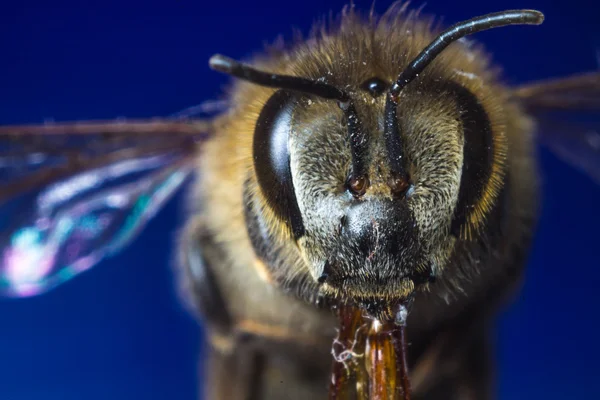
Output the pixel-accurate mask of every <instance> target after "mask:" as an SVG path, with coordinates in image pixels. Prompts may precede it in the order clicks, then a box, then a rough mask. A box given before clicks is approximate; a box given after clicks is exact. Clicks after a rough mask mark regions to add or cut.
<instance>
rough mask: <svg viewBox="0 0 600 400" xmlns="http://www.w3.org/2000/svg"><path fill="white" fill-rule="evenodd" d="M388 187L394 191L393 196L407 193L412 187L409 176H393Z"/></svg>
mask: <svg viewBox="0 0 600 400" xmlns="http://www.w3.org/2000/svg"><path fill="white" fill-rule="evenodd" d="M388 185H389V187H390V189H391V191H392V194H395V195H398V194H402V193H404V192H406V190H407V189H408V187H409V186H410V182H409V178H408V176H400V175H398V174H395V173H394V174H392V176H390V179H389V180H388Z"/></svg>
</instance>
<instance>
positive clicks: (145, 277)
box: [0, 0, 600, 400]
mask: <svg viewBox="0 0 600 400" xmlns="http://www.w3.org/2000/svg"><path fill="white" fill-rule="evenodd" d="M84 3H85V4H84ZM287 3H288V2H284V1H268V0H257V1H254V2H249V1H231V0H230V1H222V2H202V1H179V2H176V3H175V2H166V1H165V2H156V1H155V2H151V1H124V2H114V1H109V0H107V1H101V2H90V1H88V2H75V1H62V0H55V1H51V2H42V1H29V2H25V1H23V2H10V3H8V2H2V5H0V124H8V123H32V122H42V121H43V120H44V119H47V118H52V119H55V120H57V121H60V120H73V119H77V120H84V119H101V118H114V117H119V116H126V117H130V118H143V117H154V116H164V115H169V114H171V113H174V112H177V111H179V110H181V109H184V108H186V107H188V106H191V105H195V104H198V103H201V102H202V101H204V100H207V99H213V98H216V97H217V96H218V95H219V93H220V89H221V88H222V86H223V84H224V83H225V82H226V78H225V77H223V76H221V75H219V74H217V73H214V72H211V71H210V70H209V69H208V67H207V60H208V58H209V56H210V55H212V54H213V53H216V52H220V53H223V54H227V55H229V56H233V57H238V58H239V57H245V56H248V55H250V54H251V53H252V52H255V51H259V50H260V49H261V48H262V45H263V43H265V42H266V41H271V40H272V39H274V38H275V37H276V36H277V35H278V34H280V33H283V34H285V35H286V36H287V37H288V38H289V37H290V36H291V35H290V33H291V27H298V28H301V29H303V30H304V31H306V30H307V29H308V27H309V26H310V24H311V22H312V21H313V20H315V18H317V17H320V16H322V15H325V14H326V13H328V12H329V10H334V11H336V12H337V11H339V10H340V9H341V7H342V5H343V4H344V2H343V1H333V0H332V1H320V0H305V1H302V2H294V3H292V4H287ZM356 3H357V4H358V6H359V7H361V8H363V9H365V10H368V8H369V7H370V5H371V2H370V0H369V1H361V0H357V1H356ZM415 4H416V5H417V6H418V5H420V4H419V3H415ZM388 5H389V2H387V1H381V0H380V1H378V2H377V7H376V8H377V9H378V10H379V11H383V10H384V9H385V8H386V7H387V6H388ZM523 7H528V8H537V9H540V10H541V11H543V12H544V13H545V14H546V22H545V23H544V25H542V27H537V28H532V27H521V28H506V29H504V30H496V31H493V32H486V33H483V34H480V35H478V36H477V39H479V40H480V41H482V42H484V43H485V44H486V45H487V46H488V49H490V50H492V51H493V52H494V54H495V60H496V61H497V62H498V63H500V64H501V65H503V66H504V69H505V72H506V76H507V77H508V79H509V81H510V82H513V83H519V82H525V81H527V80H531V79H539V78H547V77H553V76H562V75H565V74H571V73H576V72H580V71H584V70H591V69H594V68H597V67H598V62H599V61H598V57H599V56H598V49H600V24H598V23H597V18H598V16H599V15H600V12H599V6H598V5H592V2H591V1H589V0H571V1H569V2H568V3H567V4H566V3H564V2H560V3H559V2H551V1H547V0H546V1H543V0H527V1H525V0H520V1H515V0H505V1H499V0H495V1H487V2H482V1H479V0H477V1H467V0H461V1H452V2H448V1H441V0H431V1H429V2H428V5H427V7H426V8H425V12H426V13H432V14H438V15H441V16H444V17H445V18H444V20H445V21H447V22H448V23H452V22H455V21H458V20H461V19H466V18H470V17H472V16H475V15H479V14H483V13H487V12H491V11H497V10H500V9H508V8H523ZM592 7H593V8H592ZM541 162H542V166H543V171H544V182H545V184H544V204H543V216H542V220H541V224H540V229H539V234H538V236H537V239H536V242H535V247H534V250H533V253H532V257H531V262H530V268H529V270H528V274H527V275H528V276H527V278H528V279H527V281H526V284H525V288H524V291H523V292H522V293H521V295H520V297H519V300H518V301H517V302H516V303H515V304H514V305H513V306H512V307H511V308H510V309H509V310H508V311H507V312H506V313H505V314H504V315H503V316H502V318H501V323H500V326H499V329H498V343H499V346H498V355H497V357H498V360H499V363H500V367H501V369H500V375H499V389H498V390H499V393H500V398H501V399H540V398H544V399H546V400H550V399H564V398H600V385H598V383H597V379H598V377H600V366H599V365H598V362H599V359H600V341H598V340H597V337H598V333H597V332H598V326H599V324H598V320H597V317H598V316H599V312H598V309H599V307H600V296H599V295H598V290H599V287H600V285H599V284H600V268H599V267H600V262H599V261H598V256H597V254H598V253H597V250H598V248H597V247H598V238H599V236H600V235H599V234H598V227H599V226H600V212H599V211H598V204H600V187H598V186H596V185H595V184H594V183H593V182H592V181H591V180H590V179H589V178H587V177H585V176H583V175H581V174H579V173H578V172H577V171H575V170H573V169H571V168H570V167H568V166H566V165H564V164H563V163H561V162H560V161H558V160H557V159H556V158H555V157H554V156H553V155H551V154H550V153H548V152H546V151H542V153H541ZM182 199H183V197H182V196H179V197H177V198H176V199H174V200H173V201H171V202H170V203H169V205H168V207H167V208H166V209H165V210H164V211H163V212H161V213H160V214H159V215H158V216H157V218H156V219H155V220H153V221H152V222H151V223H150V225H149V226H148V228H147V230H146V231H145V232H144V233H143V234H142V235H141V237H140V238H139V240H137V241H136V242H135V243H134V244H133V245H132V246H131V247H129V248H128V249H126V250H125V251H124V252H122V253H121V254H120V255H118V256H116V257H114V258H112V259H110V260H107V261H105V262H103V263H101V264H100V265H99V266H97V267H96V268H95V269H94V270H93V271H91V272H88V273H85V274H83V275H82V276H80V277H79V278H77V279H75V280H74V281H72V282H69V283H67V284H66V285H64V286H62V287H60V288H59V289H57V290H55V291H52V292H50V293H48V294H47V295H44V296H40V297H35V298H30V299H24V300H0V399H2V400H4V399H7V400H30V399H32V400H49V399H60V400H71V399H86V400H95V399H131V398H135V399H171V398H177V399H193V398H195V393H196V391H197V389H196V384H197V377H196V369H197V360H198V357H197V354H198V351H199V348H200V335H201V332H200V330H199V328H198V327H197V325H196V323H195V322H194V321H193V320H192V319H191V318H190V317H188V316H187V315H186V313H185V312H184V310H183V309H182V307H181V306H180V305H179V304H178V302H177V299H176V296H175V292H174V290H173V287H172V281H173V279H172V274H171V266H172V263H171V260H172V256H173V252H172V247H171V244H172V242H173V239H174V236H175V233H176V229H177V227H178V226H180V224H181V222H182V220H183V215H182V213H181V207H179V206H180V205H181V202H182Z"/></svg>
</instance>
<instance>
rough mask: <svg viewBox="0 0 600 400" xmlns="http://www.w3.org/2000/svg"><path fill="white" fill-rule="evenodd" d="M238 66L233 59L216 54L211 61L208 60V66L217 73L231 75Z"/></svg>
mask: <svg viewBox="0 0 600 400" xmlns="http://www.w3.org/2000/svg"><path fill="white" fill-rule="evenodd" d="M236 64H237V63H236V62H235V61H234V60H233V59H231V58H229V57H225V56H224V55H221V54H215V55H214V56H212V57H211V58H210V60H208V65H209V66H210V68H212V69H214V70H215V71H219V72H225V73H231V71H232V70H233V68H234V66H235V65H236Z"/></svg>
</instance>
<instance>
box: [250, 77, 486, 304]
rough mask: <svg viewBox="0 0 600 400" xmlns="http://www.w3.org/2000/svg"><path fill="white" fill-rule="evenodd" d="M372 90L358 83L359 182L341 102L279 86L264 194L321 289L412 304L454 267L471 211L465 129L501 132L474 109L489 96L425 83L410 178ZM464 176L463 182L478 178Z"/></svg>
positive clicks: (418, 87) (408, 132) (261, 153)
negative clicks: (398, 164) (397, 163)
mask: <svg viewBox="0 0 600 400" xmlns="http://www.w3.org/2000/svg"><path fill="white" fill-rule="evenodd" d="M386 79H389V80H388V81H386V80H384V79H380V78H377V79H373V80H372V81H376V82H378V85H376V86H378V87H377V89H379V87H381V86H383V85H386V86H389V84H388V83H387V82H389V81H391V79H392V78H391V77H390V78H387V77H386ZM350 86H351V85H350V84H348V85H346V87H350ZM371 89H372V88H370V87H369V85H366V84H364V85H356V86H355V87H353V88H352V91H351V92H350V93H351V96H352V98H353V99H354V104H355V107H356V114H357V116H358V118H359V119H360V122H361V129H362V131H363V132H364V134H365V137H366V144H365V146H364V148H365V150H364V154H365V157H364V163H365V165H366V174H365V176H364V177H363V181H362V182H352V170H353V169H352V168H353V166H352V151H351V140H352V139H351V138H349V135H348V129H347V126H348V117H347V116H346V115H345V114H344V112H343V110H342V109H340V107H339V106H338V105H337V104H336V102H335V101H331V100H326V99H320V98H318V97H315V96H309V95H303V94H292V93H290V92H287V91H278V92H276V93H275V94H273V95H272V96H271V98H270V99H269V100H268V101H267V104H266V106H265V107H264V108H263V111H262V112H261V115H260V117H259V118H258V121H257V124H256V131H255V137H254V146H255V151H254V165H255V170H256V173H257V177H258V183H259V186H260V188H261V190H260V191H261V192H262V193H263V195H265V197H266V198H267V202H268V203H269V204H270V205H272V207H271V208H272V209H273V210H275V213H276V214H277V215H279V216H280V217H282V218H283V219H286V220H288V221H289V222H290V224H291V228H292V232H293V235H292V236H293V239H292V240H293V241H294V242H295V244H296V247H297V250H298V252H299V256H300V257H301V258H302V260H303V261H304V264H305V265H306V266H307V270H308V272H309V275H310V277H311V280H312V282H313V283H314V284H317V285H318V286H319V292H320V294H321V295H324V296H331V297H338V296H342V297H344V298H353V299H355V300H357V301H359V302H363V303H364V304H365V305H367V304H373V303H374V301H373V299H383V298H384V299H388V300H394V299H395V300H404V299H406V298H407V297H409V296H410V295H411V294H412V292H413V291H414V290H415V288H416V287H419V286H421V285H422V284H426V283H427V282H429V281H430V280H432V279H433V278H435V276H436V274H437V273H438V272H439V270H440V269H443V267H444V265H445V263H447V261H448V259H449V257H450V255H451V253H452V250H453V246H454V245H455V243H456V232H454V233H453V232H452V226H453V224H454V225H457V226H461V225H462V224H463V223H465V221H458V220H460V219H464V218H462V217H461V215H462V214H464V213H465V212H466V211H465V210H462V209H459V208H458V207H461V208H464V207H466V205H465V204H466V202H465V201H462V202H460V201H459V198H460V197H461V178H463V165H464V155H463V151H464V148H465V129H466V128H468V127H469V124H471V125H472V124H473V121H474V122H475V123H477V124H479V125H478V126H477V128H480V130H479V131H478V132H479V134H480V135H489V134H490V132H486V126H485V124H484V123H482V122H481V120H483V121H485V120H486V118H485V117H486V115H487V114H486V112H485V111H484V110H483V109H481V107H480V112H481V114H482V115H473V114H472V113H473V112H474V111H472V110H473V109H475V110H477V107H475V108H470V110H471V113H470V114H469V115H465V114H464V112H463V106H464V104H463V103H464V102H465V101H467V100H469V99H470V100H471V101H475V102H477V100H476V99H475V97H474V95H473V94H471V93H470V92H469V91H468V90H467V89H464V88H462V86H459V85H458V84H456V83H453V82H451V81H449V82H441V83H440V82H434V81H427V80H426V79H425V80H422V81H420V82H417V83H416V84H415V86H414V87H413V88H411V89H410V90H407V91H406V92H405V93H404V94H403V96H402V98H401V99H400V101H399V104H398V108H397V114H398V122H397V123H398V130H399V131H400V132H402V138H403V149H404V157H406V162H407V165H408V179H407V181H406V182H398V177H397V176H396V175H395V174H394V172H393V171H392V170H391V168H390V161H389V153H388V150H387V147H386V142H385V135H384V125H385V117H384V114H385V112H384V109H385V96H383V95H381V94H380V93H379V92H378V90H377V91H376V90H371ZM465 97H466V98H465ZM478 118H479V119H478ZM265 155H268V156H267V157H265ZM479 155H480V154H478V156H479ZM491 161H492V160H491V159H488V160H485V162H486V163H487V162H491ZM488 167H489V166H488V165H484V166H483V167H478V168H479V169H482V171H483V170H485V169H486V168H488ZM482 171H478V172H477V173H478V174H481V173H482ZM464 176H466V177H467V179H469V180H468V181H466V182H464V183H463V185H464V186H465V187H468V186H471V185H473V180H472V179H471V178H472V177H470V176H469V174H468V173H467V174H464ZM274 182H279V184H277V185H274ZM282 182H285V184H282ZM475 184H477V182H475ZM353 185H354V186H353ZM282 187H284V188H285V190H281V188H282ZM463 192H464V188H463ZM463 196H464V194H463ZM469 200H473V199H469ZM272 241H273V240H271V242H272Z"/></svg>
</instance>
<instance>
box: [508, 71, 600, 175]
mask: <svg viewBox="0 0 600 400" xmlns="http://www.w3.org/2000/svg"><path fill="white" fill-rule="evenodd" d="M514 94H515V96H516V97H517V98H519V99H520V101H521V102H522V103H523V105H524V106H525V107H526V109H527V110H528V111H529V113H530V114H531V115H533V116H534V117H535V118H536V119H537V121H538V130H537V133H538V139H539V141H540V142H541V143H542V144H544V145H546V146H547V147H548V148H549V149H550V150H552V151H553V152H554V153H555V154H556V155H557V156H558V157H559V158H561V159H562V160H563V161H565V162H567V163H569V164H571V165H573V166H574V167H576V168H578V169H579V170H581V171H583V172H585V173H586V174H587V175H589V176H590V177H591V178H592V179H594V180H595V181H596V182H597V183H599V184H600V72H591V73H587V74H582V75H576V76H572V77H568V78H564V79H556V80H549V81H543V82H537V83H532V84H528V85H525V86H521V87H517V88H516V89H515V90H514Z"/></svg>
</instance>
